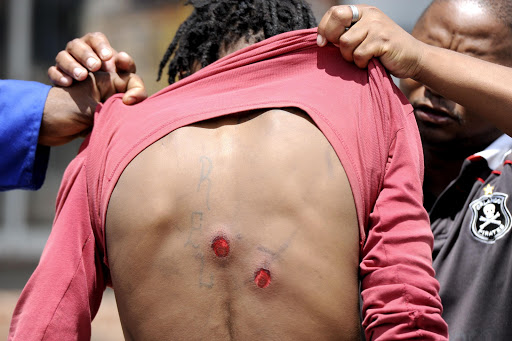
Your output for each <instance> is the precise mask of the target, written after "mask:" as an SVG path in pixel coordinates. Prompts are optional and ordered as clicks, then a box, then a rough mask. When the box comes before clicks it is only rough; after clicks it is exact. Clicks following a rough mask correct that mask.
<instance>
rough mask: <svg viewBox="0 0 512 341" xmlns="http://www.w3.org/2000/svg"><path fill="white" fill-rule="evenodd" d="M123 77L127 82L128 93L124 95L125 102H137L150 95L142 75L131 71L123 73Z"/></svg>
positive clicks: (128, 103) (129, 103)
mask: <svg viewBox="0 0 512 341" xmlns="http://www.w3.org/2000/svg"><path fill="white" fill-rule="evenodd" d="M121 79H123V81H124V82H125V84H126V85H125V89H124V91H126V93H125V94H124V96H123V103H124V104H127V105H131V104H136V103H139V102H141V101H143V100H145V99H146V98H147V97H148V94H147V91H146V86H145V85H144V81H143V80H142V78H140V76H138V75H136V74H134V73H129V74H123V75H121Z"/></svg>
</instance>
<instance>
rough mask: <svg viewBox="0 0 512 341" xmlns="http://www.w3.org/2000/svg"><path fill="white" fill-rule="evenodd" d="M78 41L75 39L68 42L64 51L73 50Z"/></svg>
mask: <svg viewBox="0 0 512 341" xmlns="http://www.w3.org/2000/svg"><path fill="white" fill-rule="evenodd" d="M78 41H79V39H78V38H75V39H73V40H70V41H69V42H68V43H67V44H66V50H68V51H69V50H71V49H73V47H74V46H76V44H78Z"/></svg>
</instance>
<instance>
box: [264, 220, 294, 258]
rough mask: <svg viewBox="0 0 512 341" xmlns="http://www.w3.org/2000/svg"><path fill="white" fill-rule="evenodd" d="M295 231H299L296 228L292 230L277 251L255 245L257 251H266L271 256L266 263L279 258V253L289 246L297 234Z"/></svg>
mask: <svg viewBox="0 0 512 341" xmlns="http://www.w3.org/2000/svg"><path fill="white" fill-rule="evenodd" d="M297 232H299V229H298V228H297V229H295V231H293V232H292V234H291V235H290V236H289V237H288V239H287V240H285V241H284V243H283V244H282V245H281V246H280V247H279V250H277V251H272V250H270V249H268V248H266V247H264V246H261V245H260V246H258V247H257V250H258V251H261V252H265V253H268V254H269V255H270V256H271V258H270V261H269V262H268V263H267V265H270V263H272V262H273V261H274V260H276V259H279V258H280V257H281V255H282V254H283V253H284V252H285V251H286V249H288V247H289V246H290V244H291V242H292V240H293V239H294V238H295V235H296V234H297Z"/></svg>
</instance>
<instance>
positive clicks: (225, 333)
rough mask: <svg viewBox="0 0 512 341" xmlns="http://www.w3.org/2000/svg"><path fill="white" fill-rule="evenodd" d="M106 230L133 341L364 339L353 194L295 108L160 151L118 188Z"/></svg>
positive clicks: (158, 147)
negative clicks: (160, 340)
mask: <svg viewBox="0 0 512 341" xmlns="http://www.w3.org/2000/svg"><path fill="white" fill-rule="evenodd" d="M106 233H107V250H108V259H109V264H110V269H111V275H112V283H113V286H114V288H115V292H116V298H117V301H118V306H119V312H120V316H121V320H122V323H123V326H124V330H125V335H126V336H127V337H128V338H129V339H132V340H140V339H155V340H156V339H173V340H174V339H176V340H185V339H188V340H205V339H209V340H229V339H234V340H259V339H265V340H273V339H275V340H312V339H315V338H317V339H323V340H340V339H343V340H354V339H356V338H357V336H358V335H359V324H360V322H359V308H358V263H359V247H358V239H359V236H358V226H357V217H356V212H355V207H354V201H353V198H352V193H351V190H350V185H349V183H348V179H347V177H346V175H345V172H344V170H343V167H342V166H341V164H340V162H339V159H338V157H337V156H336V153H335V152H334V150H333V148H332V147H331V145H330V144H329V142H328V141H327V140H326V138H325V137H324V135H323V134H322V133H321V132H320V130H318V128H316V127H315V125H314V124H313V122H311V120H310V119H309V117H308V116H307V115H305V114H302V113H300V112H298V110H289V111H287V110H269V111H262V112H256V113H254V112H251V113H241V114H238V115H231V116H226V117H223V118H218V119H213V120H209V121H205V122H201V123H197V124H194V125H192V126H187V127H183V128H180V129H178V130H176V131H174V132H172V133H170V134H169V135H167V136H166V137H164V138H162V139H161V140H160V141H158V142H157V143H155V144H153V145H151V146H150V147H149V148H147V149H146V150H144V151H143V152H142V153H141V154H139V156H137V158H135V159H134V160H133V161H132V162H131V163H130V165H129V166H128V167H127V168H126V169H125V171H124V173H123V175H122V176H121V178H120V179H119V182H118V184H117V186H116V189H115V190H114V192H113V194H112V197H111V200H110V203H109V208H108V212H107V223H106ZM155 317H157V318H155ZM162 320H164V321H168V322H167V323H162Z"/></svg>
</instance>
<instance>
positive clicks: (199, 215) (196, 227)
mask: <svg viewBox="0 0 512 341" xmlns="http://www.w3.org/2000/svg"><path fill="white" fill-rule="evenodd" d="M202 229H203V212H192V214H191V216H190V228H189V230H190V233H189V235H188V240H187V241H186V243H185V245H184V247H187V246H189V245H190V246H191V247H193V248H194V249H196V250H197V253H196V255H195V258H196V259H197V260H199V262H200V265H199V287H206V288H208V289H211V288H213V275H212V274H210V282H205V281H204V280H203V277H204V255H203V252H202V251H201V249H200V246H201V245H200V244H199V243H195V242H194V241H195V240H196V238H199V239H200V238H201V237H200V236H195V235H194V234H195V233H200V232H201V231H202Z"/></svg>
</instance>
